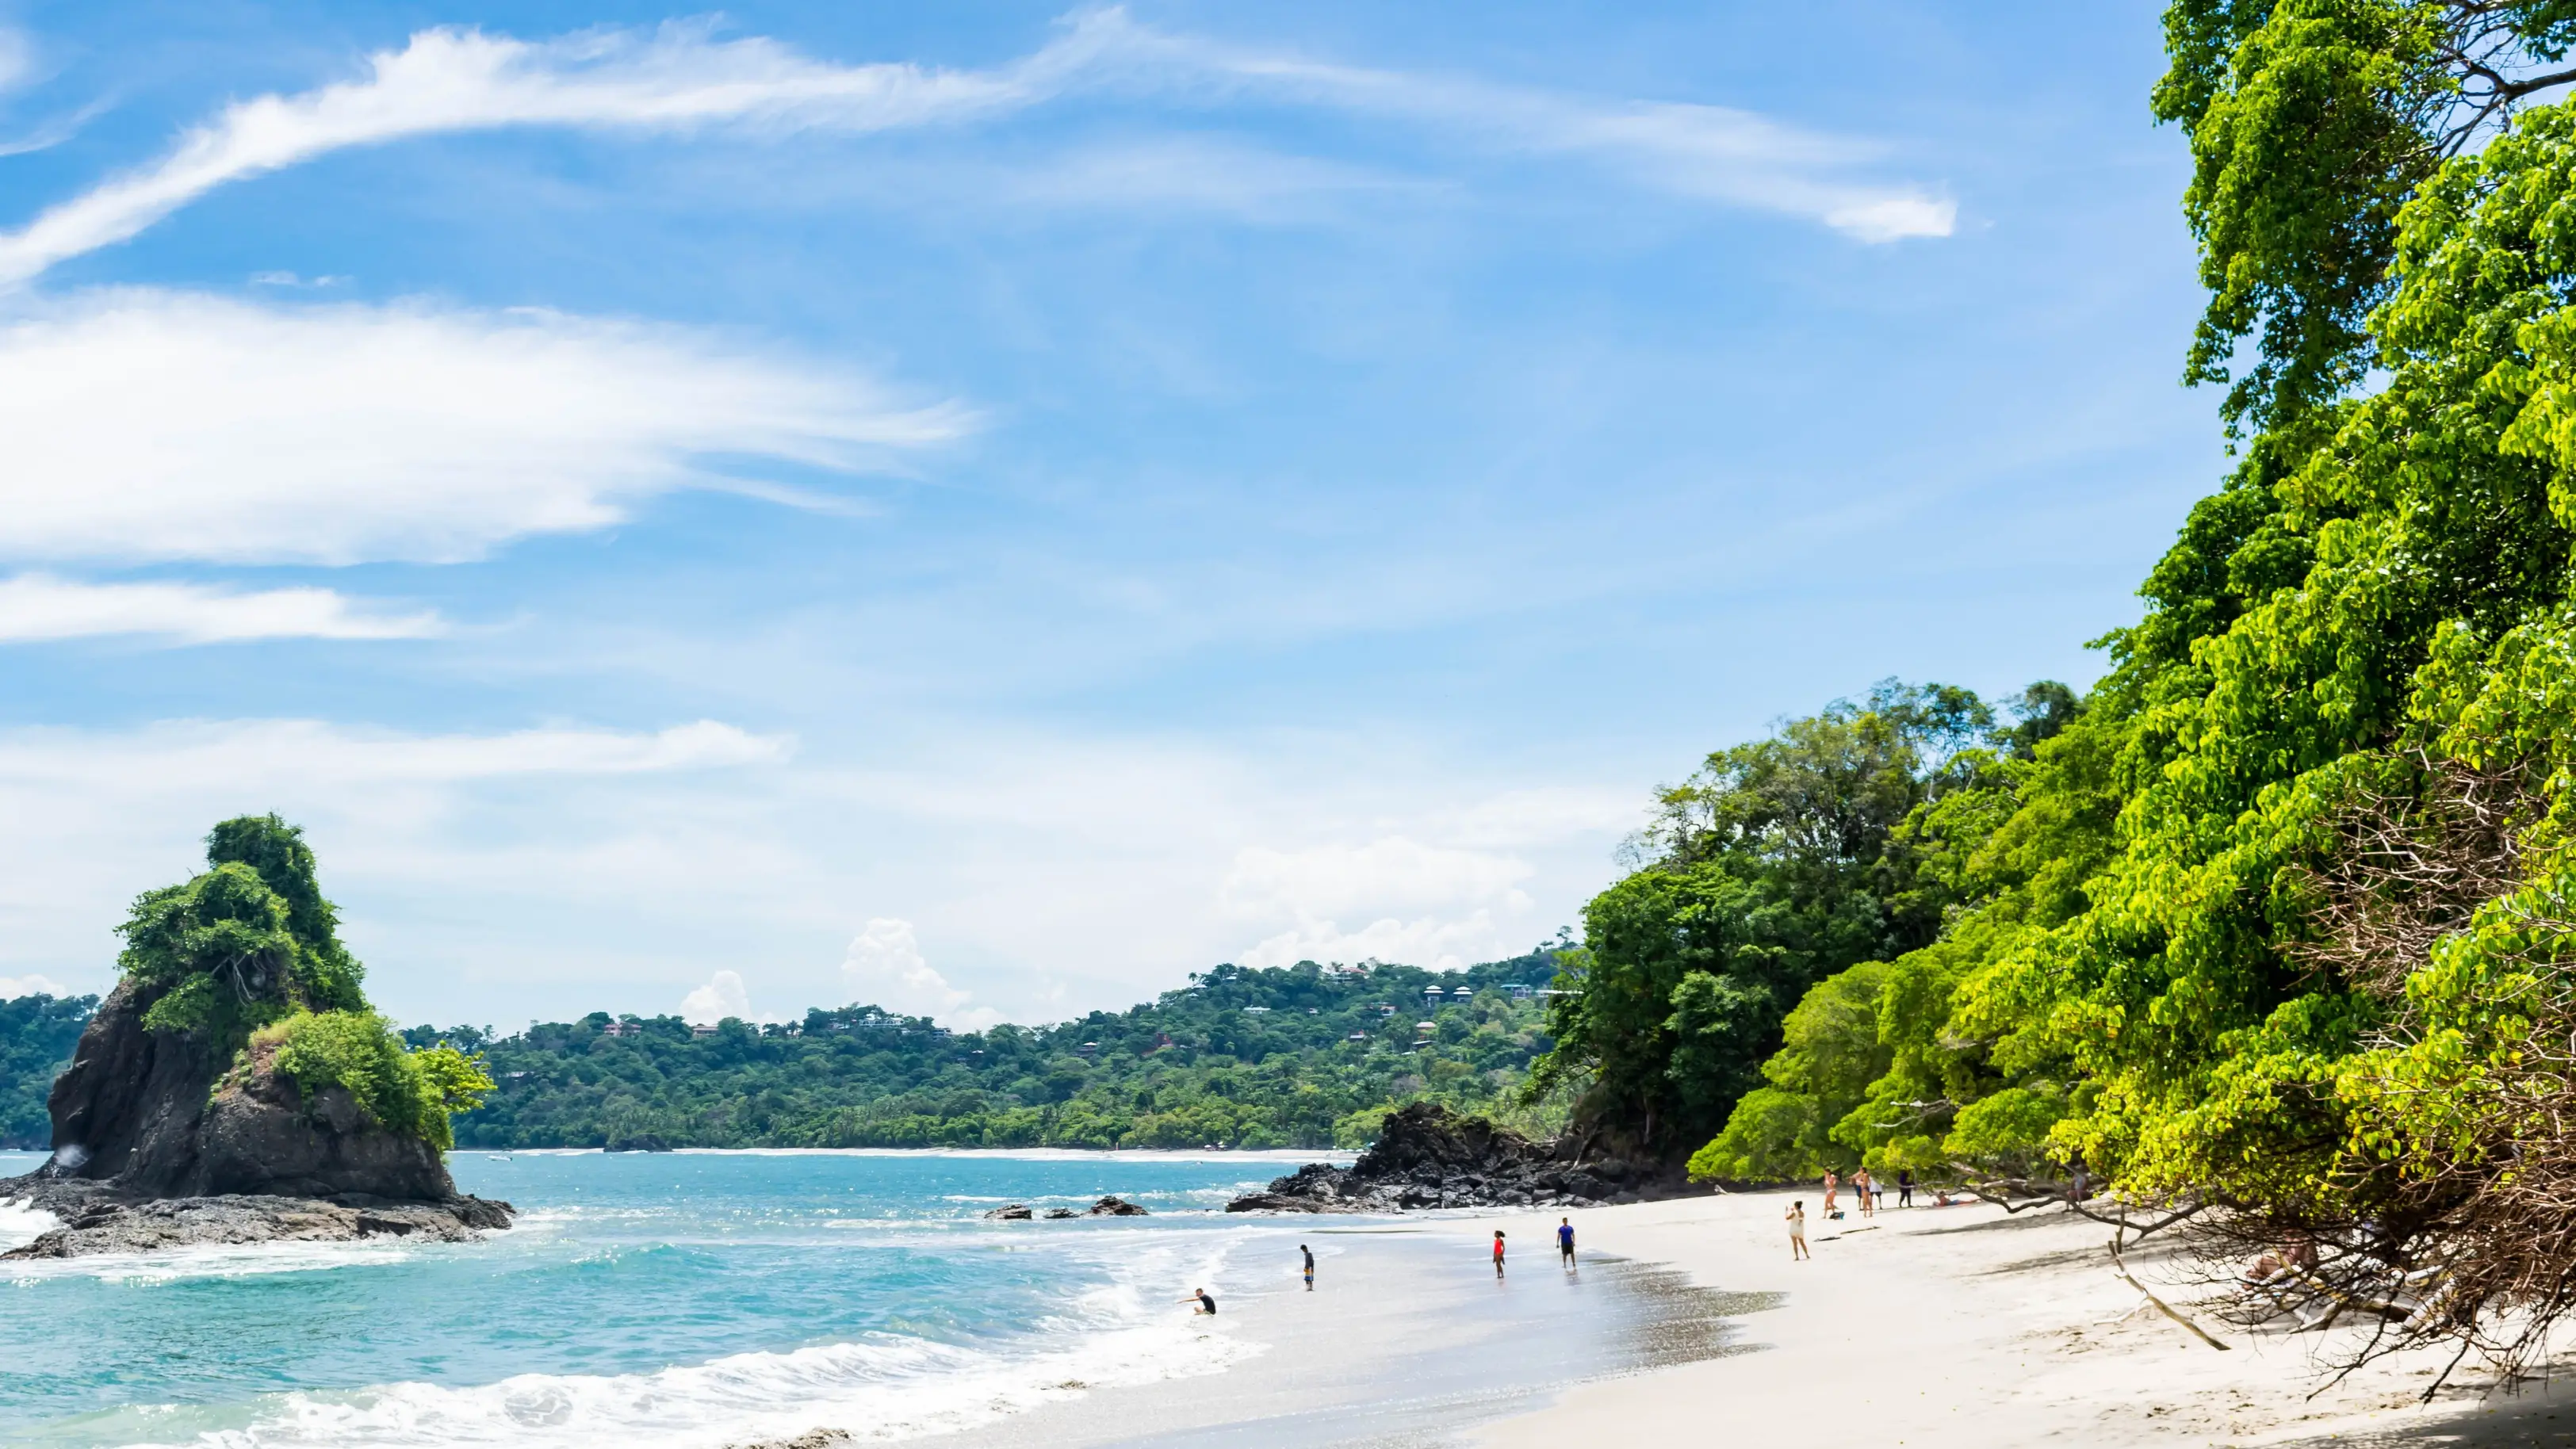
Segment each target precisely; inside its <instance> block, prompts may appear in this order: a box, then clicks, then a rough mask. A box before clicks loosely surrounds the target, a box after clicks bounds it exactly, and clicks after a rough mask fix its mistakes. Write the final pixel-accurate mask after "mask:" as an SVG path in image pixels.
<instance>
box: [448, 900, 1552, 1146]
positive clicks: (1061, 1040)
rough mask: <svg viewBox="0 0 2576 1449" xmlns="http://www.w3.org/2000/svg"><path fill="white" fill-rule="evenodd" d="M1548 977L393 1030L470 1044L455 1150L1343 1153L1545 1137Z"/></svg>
mask: <svg viewBox="0 0 2576 1449" xmlns="http://www.w3.org/2000/svg"><path fill="white" fill-rule="evenodd" d="M1555 972H1556V951H1555V950H1554V949H1547V950H1542V951H1535V952H1532V953H1531V954H1529V955H1526V956H1520V957H1515V958H1513V959H1511V960H1507V961H1495V962H1489V963H1487V964H1484V965H1480V966H1475V967H1471V968H1468V969H1466V970H1463V971H1452V972H1440V973H1435V972H1431V971H1426V970H1421V969H1419V968H1415V967H1410V966H1385V965H1371V966H1367V967H1352V968H1335V967H1329V966H1320V965H1318V964H1316V963H1314V962H1311V961H1307V962H1300V963H1298V964H1297V965H1295V966H1292V967H1282V968H1277V969H1271V970H1246V969H1243V968H1239V967H1234V966H1220V967H1217V968H1216V969H1214V970H1212V971H1209V972H1207V973H1206V974H1204V975H1198V976H1193V977H1192V978H1191V982H1192V984H1191V985H1189V986H1187V987H1184V988H1182V989H1180V990H1177V991H1169V992H1165V993H1164V994H1163V995H1162V996H1161V997H1160V998H1159V999H1157V1000H1155V1001H1153V1002H1150V1003H1147V1004H1145V1005H1140V1006H1136V1007H1132V1008H1130V1009H1128V1010H1127V1011H1124V1012H1093V1013H1091V1014H1090V1015H1088V1016H1085V1017H1081V1018H1079V1019H1077V1020H1073V1021H1068V1022H1064V1023H1061V1024H1058V1025H1053V1026H1042V1027H1019V1026H996V1027H993V1028H991V1029H989V1030H986V1031H981V1032H961V1033H951V1032H948V1031H945V1030H942V1029H940V1028H939V1027H937V1026H936V1025H934V1024H933V1023H932V1022H930V1021H929V1020H927V1019H924V1018H919V1017H901V1016H893V1015H889V1014H887V1013H885V1012H882V1011H879V1010H878V1009H876V1008H875V1007H872V1006H851V1007H845V1008H841V1009H839V1010H830V1011H826V1010H820V1009H818V1010H814V1011H809V1012H807V1013H806V1014H805V1019H804V1020H803V1021H801V1022H792V1023H770V1024H766V1025H759V1026H755V1025H753V1024H751V1023H747V1022H742V1021H735V1020H728V1021H726V1022H724V1023H722V1024H721V1025H719V1026H716V1027H713V1028H699V1029H692V1028H691V1027H690V1026H689V1025H688V1024H687V1023H685V1022H683V1021H681V1020H680V1019H679V1018H677V1017H671V1016H663V1017H650V1018H645V1017H635V1016H624V1017H611V1016H609V1015H608V1014H607V1013H605V1012H594V1013H592V1014H591V1015H589V1016H587V1017H584V1018H582V1019H581V1020H579V1021H575V1022H551V1023H544V1024H540V1025H536V1026H532V1027H530V1028H528V1029H527V1030H526V1031H524V1032H520V1033H518V1034H516V1035H512V1036H506V1037H493V1036H491V1035H489V1034H487V1033H485V1032H482V1031H477V1030H474V1029H473V1028H470V1027H453V1028H448V1029H446V1030H440V1029H438V1028H434V1027H417V1028H414V1029H413V1030H411V1031H409V1032H406V1033H405V1034H404V1035H405V1037H406V1038H407V1039H408V1040H409V1041H410V1043H411V1044H412V1045H414V1046H426V1045H430V1044H433V1043H435V1042H438V1041H441V1040H444V1041H448V1042H452V1043H453V1044H455V1045H457V1046H459V1047H462V1048H465V1049H467V1050H470V1051H480V1052H482V1053H483V1054H484V1056H485V1058H486V1061H487V1064H488V1066H489V1069H490V1071H491V1073H492V1075H493V1077H494V1079H495V1080H496V1081H497V1082H498V1083H499V1089H498V1090H497V1091H495V1092H494V1093H493V1094H492V1095H491V1097H490V1098H489V1099H488V1100H487V1101H486V1102H485V1103H484V1105H483V1106H482V1108H481V1109H480V1110H479V1111H476V1112H474V1113H471V1114H469V1115H466V1116H462V1117H459V1118H458V1119H457V1122H456V1134H457V1144H458V1145H459V1146H461V1147H500V1148H517V1147H597V1146H606V1145H611V1144H619V1145H624V1144H640V1143H644V1142H648V1141H651V1140H654V1139H658V1140H659V1141H661V1142H663V1143H667V1144H669V1145H672V1146H703V1147H934V1146H935V1147H949V1146H959V1147H1038V1146H1046V1147H1092V1148H1102V1147H1198V1146H1204V1145H1208V1144H1211V1143H1213V1144H1218V1145H1222V1146H1227V1147H1323V1146H1330V1145H1333V1144H1336V1143H1339V1144H1341V1145H1345V1146H1352V1145H1358V1144H1360V1143H1364V1142H1366V1141H1367V1140H1368V1139H1369V1138H1370V1136H1372V1135H1373V1134H1374V1132H1375V1130H1376V1125H1377V1119H1378V1118H1379V1117H1380V1116H1382V1115H1383V1114H1384V1113H1385V1112H1386V1111H1387V1110H1388V1109H1389V1108H1391V1107H1394V1106H1399V1105H1402V1104H1403V1103H1405V1102H1410V1101H1416V1100H1433V1101H1439V1102H1443V1103H1445V1104H1448V1105H1451V1106H1459V1107H1473V1108H1476V1109H1478V1110H1481V1111H1486V1112H1489V1113H1498V1114H1500V1115H1503V1116H1504V1117H1506V1118H1507V1119H1514V1120H1518V1121H1520V1122H1521V1123H1522V1124H1523V1125H1525V1126H1528V1127H1532V1128H1535V1129H1538V1130H1548V1129H1550V1128H1552V1127H1553V1126H1554V1125H1555V1119H1556V1118H1558V1117H1561V1115H1562V1114H1561V1112H1557V1113H1554V1114H1553V1115H1551V1113H1550V1110H1549V1109H1548V1108H1547V1107H1546V1106H1544V1105H1542V1106H1539V1107H1524V1106H1520V1105H1518V1104H1517V1103H1516V1101H1515V1100H1514V1095H1515V1093H1516V1091H1517V1089H1518V1088H1519V1087H1520V1086H1521V1085H1522V1084H1523V1083H1524V1082H1525V1081H1526V1080H1527V1078H1528V1072H1529V1065H1530V1062H1531V1061H1532V1059H1534V1058H1535V1057H1537V1056H1539V1055H1540V1054H1542V1053H1544V1052H1545V1051H1546V1050H1547V1049H1548V1048H1549V1047H1550V1046H1551V1045H1552V1043H1551V1042H1550V1040H1549V1038H1548V1037H1547V1036H1546V1035H1545V1033H1544V1012H1543V1011H1542V1010H1541V1000H1540V998H1539V996H1538V992H1539V991H1541V990H1544V989H1545V988H1546V987H1547V985H1548V983H1549V981H1550V980H1551V979H1552V978H1553V977H1554V975H1555ZM1432 988H1437V990H1438V991H1439V996H1438V998H1437V1004H1436V1005H1433V1004H1430V999H1429V998H1427V997H1426V995H1425V993H1426V991H1427V990H1429V989H1432ZM1511 988H1518V990H1513V989H1511ZM1423 1022H1429V1023H1431V1027H1430V1029H1429V1030H1428V1031H1427V1032H1426V1031H1424V1030H1423V1029H1422V1028H1421V1026H1420V1024H1421V1023H1423Z"/></svg>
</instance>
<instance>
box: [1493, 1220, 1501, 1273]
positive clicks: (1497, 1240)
mask: <svg viewBox="0 0 2576 1449" xmlns="http://www.w3.org/2000/svg"><path fill="white" fill-rule="evenodd" d="M1494 1276H1495V1277H1497V1278H1500V1277H1501V1276H1503V1230H1502V1229H1501V1228H1496V1229H1494Z"/></svg>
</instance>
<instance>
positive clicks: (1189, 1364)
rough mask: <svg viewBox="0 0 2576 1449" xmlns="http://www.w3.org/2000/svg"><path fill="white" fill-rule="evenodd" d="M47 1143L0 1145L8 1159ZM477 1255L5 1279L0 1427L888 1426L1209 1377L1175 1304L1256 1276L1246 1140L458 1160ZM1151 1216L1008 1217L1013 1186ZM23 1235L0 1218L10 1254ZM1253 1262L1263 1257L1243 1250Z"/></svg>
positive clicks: (500, 1438)
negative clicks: (1233, 1149) (1240, 1207)
mask: <svg viewBox="0 0 2576 1449" xmlns="http://www.w3.org/2000/svg"><path fill="white" fill-rule="evenodd" d="M37 1161H38V1159H37V1158H35V1157H33V1156H26V1155H20V1154H0V1176H6V1175H11V1174H15V1173H19V1172H23V1171H26V1170H28V1169H30V1168H32V1167H34V1166H35V1165H36V1162H37ZM454 1167H455V1172H456V1177H457V1181H458V1184H459V1185H460V1186H461V1187H462V1188H463V1189H464V1190H466V1191H468V1192H474V1193H479V1194H481V1195H484V1196H487V1197H499V1198H506V1199H508V1200H510V1201H512V1202H514V1203H516V1204H517V1205H518V1206H519V1208H520V1209H521V1211H522V1214H523V1216H522V1217H521V1219H520V1224H519V1226H518V1227H517V1228H516V1229H514V1230H513V1231H511V1232H509V1233H505V1234H500V1235H496V1236H494V1237H492V1238H491V1239H489V1240H488V1241H485V1242H481V1243H476V1244H470V1245H427V1246H419V1247H412V1246H405V1245H402V1244H400V1243H398V1242H381V1241H380V1242H371V1243H365V1244H355V1245H339V1244H332V1245H294V1244H288V1245H271V1246H264V1247H259V1248H244V1249H220V1250H199V1251H191V1252H186V1253H180V1254H175V1255H164V1256H156V1257H152V1258H126V1259H84V1260H74V1261H71V1262H64V1263H31V1264H9V1265H0V1443H6V1444H10V1445H28V1446H36V1445H45V1446H58V1445H61V1446H68V1445H81V1446H96V1445H127V1444H186V1445H206V1446H227V1449H231V1446H238V1449H252V1446H260V1449H288V1446H306V1445H331V1446H341V1445H351V1444H386V1445H422V1446H445V1445H467V1444H471V1445H502V1444H506V1445H514V1446H531V1449H545V1446H616V1449H655V1446H662V1445H673V1446H677V1445H704V1444H708V1443H711V1442H713V1443H722V1442H727V1441H730V1440H735V1439H745V1440H747V1439H752V1438H756V1437H760V1436H762V1435H764V1434H778V1435H785V1434H792V1433H795V1432H798V1431H799V1430H801V1429H803V1428H805V1427H807V1426H810V1425H812V1424H814V1423H816V1422H818V1421H823V1422H862V1423H865V1424H867V1425H868V1426H869V1427H870V1429H871V1431H872V1437H876V1436H881V1437H886V1438H899V1437H908V1436H910V1435H913V1434H918V1433H924V1432H932V1431H936V1430H941V1429H950V1428H958V1427H966V1426H970V1425H974V1424H979V1423H987V1422H991V1421H993V1420H995V1419H997V1418H1000V1417H1002V1416H1007V1415H1009V1414H1012V1413H1014V1412H1015V1411H1017V1410H1019V1409H1023V1408H1026V1407H1028V1406H1030V1405H1033V1404H1036V1403H1039V1402H1042V1401H1044V1397H1045V1395H1046V1394H1047V1393H1048V1392H1049V1391H1051V1390H1053V1389H1056V1388H1058V1387H1059V1386H1061V1385H1064V1384H1067V1383H1079V1384H1083V1385H1088V1386H1091V1387H1102V1386H1107V1385H1114V1384H1122V1383H1140V1382H1148V1381H1152V1380H1156V1379H1161V1378H1171V1377H1181V1376H1189V1375H1195V1374H1201V1373H1207V1372H1212V1371H1214V1370H1216V1369H1219V1368H1222V1367H1224V1366H1225V1363H1226V1362H1227V1360H1228V1358H1229V1356H1230V1355H1236V1354H1240V1353H1242V1352H1244V1351H1245V1350H1244V1348H1243V1346H1242V1345H1240V1344H1239V1343H1236V1342H1235V1341H1233V1340H1231V1339H1229V1338H1227V1337H1224V1336H1210V1335H1205V1334H1201V1333H1197V1332H1194V1331H1192V1330H1191V1328H1190V1326H1189V1322H1188V1319H1187V1318H1186V1316H1185V1315H1181V1314H1177V1313H1176V1312H1175V1310H1174V1305H1173V1302H1172V1300H1173V1298H1174V1297H1175V1296H1176V1295H1177V1294H1178V1293H1180V1292H1182V1291H1185V1290H1186V1289H1188V1288H1190V1287H1192V1286H1195V1285H1198V1284H1201V1283H1205V1284H1207V1285H1209V1286H1210V1287H1212V1288H1213V1289H1214V1290H1215V1291H1216V1292H1217V1293H1218V1294H1219V1295H1220V1297H1221V1299H1222V1298H1223V1297H1224V1296H1226V1295H1228V1294H1230V1293H1233V1292H1235V1291H1237V1290H1238V1289H1240V1288H1242V1287H1244V1286H1246V1285H1247V1284H1248V1283H1252V1282H1255V1281H1258V1282H1259V1283H1261V1284H1262V1285H1264V1286H1266V1287H1275V1286H1276V1283H1277V1280H1278V1279H1279V1277H1280V1271H1279V1270H1280V1265H1279V1264H1278V1263H1274V1262H1271V1261H1269V1260H1270V1259H1271V1258H1273V1257H1277V1256H1279V1252H1280V1251H1281V1250H1280V1247H1279V1245H1278V1244H1276V1243H1273V1242H1272V1241H1271V1239H1273V1238H1276V1237H1279V1236H1281V1235H1285V1234H1292V1233H1293V1231H1294V1230H1293V1229H1292V1228H1290V1227H1289V1226H1287V1225H1278V1226H1273V1227H1264V1226H1263V1225H1260V1224H1247V1223H1245V1222H1244V1220H1242V1219H1240V1218H1234V1219H1229V1218H1226V1217H1224V1216H1222V1215H1221V1214H1216V1213H1213V1212H1210V1211H1209V1210H1210V1209H1213V1208H1216V1207H1218V1206H1220V1205H1222V1204H1223V1202H1224V1201H1225V1200H1226V1199H1227V1198H1228V1197H1229V1196H1232V1195H1233V1194H1235V1193H1237V1192H1239V1191H1241V1190H1243V1189H1244V1188H1246V1187H1248V1186H1251V1185H1255V1184H1258V1183H1261V1182H1264V1181H1266V1180H1268V1179H1269V1178H1270V1177H1273V1176H1275V1175H1277V1174H1278V1173H1280V1172H1283V1171H1286V1170H1287V1163H1286V1162H1283V1161H1281V1160H1276V1159H1266V1158H1261V1157H1254V1156H1247V1155H1243V1154H1209V1155H1207V1156H1204V1157H1188V1156H1174V1155H1163V1154H1133V1155H1128V1154H1112V1155H1096V1154H1063V1155H1057V1154H1042V1153H1040V1154H1012V1155H985V1154H954V1155H951V1154H926V1153H904V1154H870V1153H775V1154H771V1153H724V1154H699V1153H675V1154H653V1155H643V1154H627V1155H618V1156H606V1155H602V1154H598V1153H516V1154H510V1155H508V1156H498V1155H491V1154H482V1153H459V1154H457V1155H456V1157H455V1159H454ZM1106 1193H1116V1194H1118V1195H1120V1196H1122V1197H1126V1198H1128V1199H1130V1200H1132V1201H1135V1202H1138V1203H1141V1204H1143V1205H1144V1206H1146V1207H1147V1208H1149V1209H1152V1210H1153V1212H1154V1213H1155V1216H1153V1217H1150V1218H1127V1219H1117V1218H1109V1219H1093V1220H1085V1221H1082V1222H1076V1223H1052V1224H1046V1223H1039V1224H1026V1223H1022V1224H996V1223H989V1222H986V1221H984V1220H983V1219H982V1218H981V1216H980V1215H981V1214H982V1213H983V1212H985V1211H986V1210H988V1209H990V1208H992V1207H994V1206H996V1205H997V1204H1000V1203H1002V1202H1024V1203H1028V1204H1030V1205H1032V1206H1034V1207H1037V1208H1040V1209H1044V1208H1047V1207H1051V1206H1067V1207H1084V1206H1088V1205H1089V1204H1090V1203H1091V1202H1092V1201H1093V1200H1095V1199H1097V1198H1098V1197H1100V1196H1102V1195H1103V1194H1106ZM41 1226H43V1224H42V1223H40V1222H38V1221H36V1220H35V1219H34V1217H33V1215H31V1214H26V1213H23V1212H20V1213H16V1214H14V1215H12V1214H11V1213H10V1212H9V1211H8V1210H6V1209H0V1246H6V1245H8V1244H11V1243H15V1242H20V1241H24V1240H25V1239H26V1238H27V1237H30V1236H32V1235H33V1233H34V1232H35V1231H36V1230H37V1229H38V1228H39V1227H41ZM1256 1259H1257V1260H1258V1262H1257V1264H1256V1263H1255V1261H1254V1260H1256Z"/></svg>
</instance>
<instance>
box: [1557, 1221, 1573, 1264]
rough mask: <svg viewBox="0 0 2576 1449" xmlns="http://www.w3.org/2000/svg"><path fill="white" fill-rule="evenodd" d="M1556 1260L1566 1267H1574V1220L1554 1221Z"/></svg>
mask: <svg viewBox="0 0 2576 1449" xmlns="http://www.w3.org/2000/svg"><path fill="white" fill-rule="evenodd" d="M1556 1259H1557V1261H1558V1262H1560V1263H1562V1264H1564V1265H1565V1266H1566V1267H1569V1268H1571V1267H1573V1266H1574V1219H1572V1218H1558V1219H1557V1220H1556Z"/></svg>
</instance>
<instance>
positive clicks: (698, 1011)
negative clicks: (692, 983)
mask: <svg viewBox="0 0 2576 1449" xmlns="http://www.w3.org/2000/svg"><path fill="white" fill-rule="evenodd" d="M728 1016H730V1017H736V1018H739V1019H741V1020H743V1021H750V1020H752V1015H751V990H750V988H749V987H746V986H744V985H743V984H742V973H741V972H739V971H719V972H717V973H716V974H715V976H714V978H713V979H711V980H710V981H708V982H707V984H706V985H704V986H701V987H699V988H698V989H697V990H695V991H692V992H690V993H689V994H688V995H687V996H685V997H683V998H681V1000H680V1019H681V1020H683V1021H685V1022H687V1023H688V1024H689V1025H691V1026H713V1025H715V1024H716V1023H717V1022H720V1021H722V1020H724V1019H725V1018H726V1017H728Z"/></svg>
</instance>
